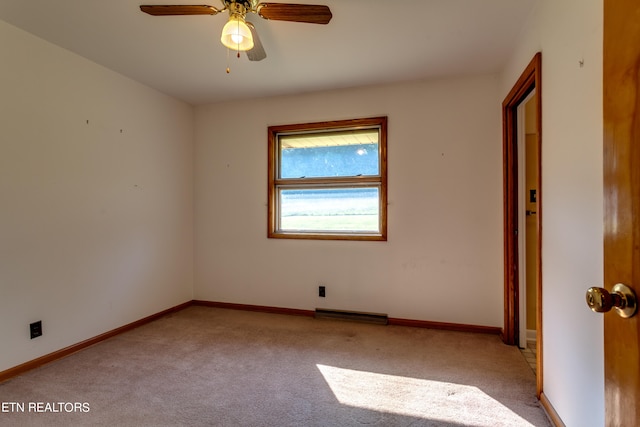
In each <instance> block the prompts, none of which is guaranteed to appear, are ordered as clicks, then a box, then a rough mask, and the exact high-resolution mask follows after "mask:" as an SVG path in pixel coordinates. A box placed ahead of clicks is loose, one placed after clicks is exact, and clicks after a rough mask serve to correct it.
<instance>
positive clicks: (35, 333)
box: [29, 320, 42, 339]
mask: <svg viewBox="0 0 640 427" xmlns="http://www.w3.org/2000/svg"><path fill="white" fill-rule="evenodd" d="M29 331H30V332H31V339H34V338H38V337H39V336H41V335H42V320H38V321H37V322H33V323H31V324H30V325H29Z"/></svg>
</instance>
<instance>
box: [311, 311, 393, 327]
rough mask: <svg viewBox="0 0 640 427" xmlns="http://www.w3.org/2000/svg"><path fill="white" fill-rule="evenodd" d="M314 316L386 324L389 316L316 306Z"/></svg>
mask: <svg viewBox="0 0 640 427" xmlns="http://www.w3.org/2000/svg"><path fill="white" fill-rule="evenodd" d="M315 317H316V319H340V320H350V321H353V322H364V323H374V324H376V325H386V324H387V323H389V318H388V316H387V315H386V314H379V313H361V312H358V311H344V310H328V309H325V308H316V313H315Z"/></svg>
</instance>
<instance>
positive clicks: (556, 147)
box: [502, 0, 604, 427]
mask: <svg viewBox="0 0 640 427" xmlns="http://www.w3.org/2000/svg"><path fill="white" fill-rule="evenodd" d="M602 7H603V6H602V0H562V1H558V0H542V1H541V2H540V4H539V6H538V7H537V10H536V11H535V13H534V14H533V15H532V16H531V19H530V21H529V25H528V26H527V28H526V29H525V31H524V33H523V35H522V40H521V42H520V45H519V48H518V49H517V51H516V53H515V54H514V55H513V57H512V59H511V61H510V62H509V64H508V65H507V67H506V69H505V73H504V78H503V79H502V92H503V97H504V96H506V94H507V92H508V91H509V89H510V88H511V87H512V86H513V84H514V83H515V81H516V80H517V78H518V75H519V74H520V73H521V72H522V70H524V68H525V66H526V65H527V63H528V62H529V61H530V60H531V58H532V57H533V55H534V54H535V52H536V51H542V193H541V197H542V206H543V236H542V239H543V240H542V241H543V260H542V262H543V264H542V266H543V267H542V268H543V271H542V280H543V333H544V355H543V357H544V393H545V394H546V395H547V397H548V398H549V400H550V402H551V404H552V405H553V406H554V408H555V409H556V411H557V412H558V414H559V415H560V417H561V418H562V420H563V421H564V422H565V423H566V425H567V426H568V427H574V426H575V427H588V426H602V425H604V368H603V363H604V355H603V352H604V350H603V342H602V339H603V323H602V322H603V319H602V316H601V315H596V314H594V313H592V312H591V311H590V310H589V309H588V308H587V306H586V304H585V298H584V294H585V291H586V289H587V288H588V287H589V286H593V285H597V286H601V285H602V277H603V265H602V258H603V253H602V236H603V225H602V224H603V220H602V215H603V208H602V205H603V194H602V191H603V190H602V132H603V130H602V19H603V13H602ZM580 61H584V65H583V66H581V65H580Z"/></svg>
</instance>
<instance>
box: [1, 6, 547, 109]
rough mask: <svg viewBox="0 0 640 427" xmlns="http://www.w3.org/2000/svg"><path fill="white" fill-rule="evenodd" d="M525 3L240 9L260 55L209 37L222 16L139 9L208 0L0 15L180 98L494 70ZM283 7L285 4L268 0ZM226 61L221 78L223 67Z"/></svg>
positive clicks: (17, 10)
mask: <svg viewBox="0 0 640 427" xmlns="http://www.w3.org/2000/svg"><path fill="white" fill-rule="evenodd" d="M536 1H537V0H293V1H291V2H292V3H308V4H325V5H327V6H329V7H330V8H331V11H332V13H333V19H332V20H331V22H330V23H329V24H328V25H317V24H301V23H293V22H281V21H266V20H263V19H261V18H259V17H258V16H257V15H254V14H251V15H249V16H248V20H250V21H252V22H253V23H254V24H255V26H256V29H257V31H258V34H259V35H260V39H261V41H262V44H263V45H264V48H265V50H266V52H267V58H266V59H264V60H263V61H260V62H250V61H248V59H247V58H246V56H245V55H244V54H242V57H241V58H240V59H237V58H236V57H235V52H232V53H231V54H230V55H229V57H228V58H227V49H226V48H225V47H223V46H222V44H221V43H220V32H221V31H222V26H223V25H224V24H225V22H226V19H227V16H228V15H227V13H224V14H219V15H215V16H162V17H154V16H150V15H147V14H145V13H142V12H141V11H140V9H139V7H138V6H139V5H141V4H203V3H206V4H209V5H212V6H215V7H220V6H221V2H220V0H207V1H206V2H203V1H202V0H198V1H197V2H193V1H190V0H148V1H146V0H0V19H2V20H4V21H6V22H8V23H10V24H12V25H15V26H17V27H19V28H22V29H24V30H26V31H28V32H30V33H33V34H35V35H37V36H39V37H41V38H43V39H46V40H48V41H50V42H51V43H54V44H56V45H58V46H61V47H63V48H65V49H68V50H70V51H73V52H75V53H77V54H79V55H81V56H83V57H85V58H88V59H90V60H92V61H95V62H97V63H99V64H102V65H103V66H105V67H107V68H110V69H112V70H114V71H116V72H119V73H121V74H124V75H126V76H128V77H130V78H132V79H135V80H137V81H139V82H142V83H144V84H146V85H149V86H151V87H153V88H156V89H158V90H159V91H161V92H164V93H166V94H169V95H171V96H174V97H176V98H178V99H182V100H184V101H186V102H189V103H191V104H204V103H213V102H221V101H228V100H231V99H239V98H253V97H263V96H273V95H284V94H291V93H300V92H310V91H316V90H325V89H336V88H346V87H354V86H365V85H373V84H385V83H392V82H398V81H410V80H421V79H427V78H434V77H441V76H445V75H468V74H479V73H491V72H497V71H499V70H500V69H501V68H502V66H503V65H504V63H505V61H506V59H507V58H508V56H509V54H510V53H511V51H512V49H513V46H514V42H515V41H516V39H517V37H518V35H519V33H520V29H521V28H522V25H523V24H524V22H525V20H526V18H527V16H528V14H529V13H530V11H531V10H532V8H533V6H534V4H535V3H536ZM274 2H276V3H286V2H287V1H286V0H275V1H274ZM227 64H229V66H230V68H231V73H230V74H227V73H226V68H227Z"/></svg>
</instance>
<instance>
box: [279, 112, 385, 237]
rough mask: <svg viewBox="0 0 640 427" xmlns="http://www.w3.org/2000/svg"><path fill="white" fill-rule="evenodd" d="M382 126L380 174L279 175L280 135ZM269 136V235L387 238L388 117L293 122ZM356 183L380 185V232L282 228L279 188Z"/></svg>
mask: <svg viewBox="0 0 640 427" xmlns="http://www.w3.org/2000/svg"><path fill="white" fill-rule="evenodd" d="M366 128H379V129H380V138H379V141H378V147H379V150H378V156H379V165H380V170H379V175H378V176H353V177H327V178H324V177H323V178H286V179H280V178H279V177H278V162H279V152H280V150H279V141H278V137H279V135H285V134H297V133H305V132H331V131H344V130H354V129H366ZM268 139H269V167H268V173H269V178H268V182H269V188H268V233H267V236H268V237H269V238H276V239H314V240H366V241H386V240H387V117H386V116H381V117H370V118H363V119H351V120H337V121H326V122H315V123H301V124H293V125H280V126H270V127H269V129H268ZM332 184H334V185H336V186H345V185H349V184H354V186H358V185H363V184H378V185H379V188H380V192H379V209H380V211H379V221H380V230H379V233H365V232H330V231H323V232H313V231H311V232H305V231H282V230H278V200H277V199H278V188H279V187H281V186H285V185H290V186H295V187H296V188H305V187H309V188H313V186H318V185H323V186H326V185H332Z"/></svg>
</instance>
